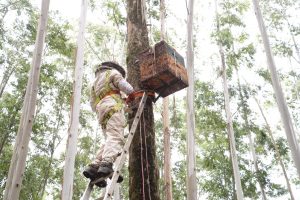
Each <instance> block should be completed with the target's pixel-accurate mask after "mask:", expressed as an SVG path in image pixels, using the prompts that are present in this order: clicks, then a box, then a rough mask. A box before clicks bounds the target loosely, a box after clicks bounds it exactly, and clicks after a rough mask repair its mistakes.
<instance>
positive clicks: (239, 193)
mask: <svg viewBox="0 0 300 200" xmlns="http://www.w3.org/2000/svg"><path fill="white" fill-rule="evenodd" d="M215 12H216V18H217V32H219V31H220V25H219V15H218V10H217V1H215ZM218 45H219V52H220V56H221V66H222V79H223V90H224V101H225V102H224V104H225V113H226V124H227V131H228V137H229V145H230V155H231V161H232V167H233V174H234V181H235V186H236V193H237V199H238V200H242V199H244V194H243V189H242V184H241V177H240V170H239V165H238V159H237V154H236V145H235V137H234V131H233V124H232V114H231V111H230V99H229V92H228V85H227V77H226V62H225V55H224V52H223V48H222V46H221V44H218Z"/></svg>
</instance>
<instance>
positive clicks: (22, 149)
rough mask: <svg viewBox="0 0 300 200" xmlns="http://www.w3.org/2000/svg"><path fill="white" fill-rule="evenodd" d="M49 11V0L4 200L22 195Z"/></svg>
mask: <svg viewBox="0 0 300 200" xmlns="http://www.w3.org/2000/svg"><path fill="white" fill-rule="evenodd" d="M48 11H49V0H43V2H42V8H41V16H40V20H39V26H38V31H37V36H36V43H35V50H34V54H33V55H34V57H33V60H32V64H31V70H30V76H29V79H28V83H27V88H26V95H25V100H24V105H23V109H22V115H21V120H20V125H19V130H18V134H17V138H16V143H15V147H14V152H13V157H12V160H11V164H10V167H9V173H8V179H7V182H6V186H5V194H4V200H17V199H19V195H20V190H21V186H22V179H23V176H24V170H25V161H26V157H27V153H28V143H29V140H30V135H31V131H32V123H33V119H34V113H35V108H36V98H37V92H38V82H39V75H40V67H41V61H42V51H43V47H44V41H45V35H46V27H47V20H48Z"/></svg>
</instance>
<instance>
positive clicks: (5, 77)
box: [0, 67, 14, 98]
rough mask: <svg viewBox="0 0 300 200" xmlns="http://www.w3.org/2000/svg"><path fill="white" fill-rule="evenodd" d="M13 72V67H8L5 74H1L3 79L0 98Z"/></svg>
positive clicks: (0, 85)
mask: <svg viewBox="0 0 300 200" xmlns="http://www.w3.org/2000/svg"><path fill="white" fill-rule="evenodd" d="M13 72H14V67H8V68H7V69H6V70H5V72H4V73H3V78H2V80H1V84H0V98H1V97H2V95H3V92H4V89H5V87H6V85H7V83H8V80H9V78H10V77H11V75H12V73H13Z"/></svg>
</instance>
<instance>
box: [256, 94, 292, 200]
mask: <svg viewBox="0 0 300 200" xmlns="http://www.w3.org/2000/svg"><path fill="white" fill-rule="evenodd" d="M254 99H255V102H256V104H257V106H258V108H259V110H260V113H261V115H262V117H263V119H264V121H265V123H266V127H267V131H268V133H269V136H270V138H271V141H272V143H273V145H274V148H275V155H276V158H277V161H278V162H279V164H280V167H281V169H282V171H283V175H284V178H285V182H286V185H287V188H288V190H289V193H290V196H291V200H294V199H295V198H294V195H293V191H292V188H291V184H290V181H289V178H288V175H287V173H286V170H285V166H284V164H283V161H282V159H281V156H280V153H279V149H278V146H277V144H276V142H275V139H274V137H273V133H272V130H271V127H270V125H269V123H268V121H267V118H266V116H265V114H264V111H263V109H262V107H261V106H260V104H259V102H258V100H257V98H256V97H255V96H254Z"/></svg>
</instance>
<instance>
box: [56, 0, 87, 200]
mask: <svg viewBox="0 0 300 200" xmlns="http://www.w3.org/2000/svg"><path fill="white" fill-rule="evenodd" d="M87 4H88V1H87V0H82V1H81V14H80V19H79V33H78V37H77V52H76V63H75V74H74V82H73V96H72V102H71V117H70V126H69V129H68V143H67V147H66V158H65V167H64V177H63V185H62V194H61V199H62V200H71V199H72V195H73V179H74V165H75V156H76V153H77V149H76V146H77V137H78V126H79V114H80V99H81V88H82V76H83V61H84V30H85V24H86V15H87Z"/></svg>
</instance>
